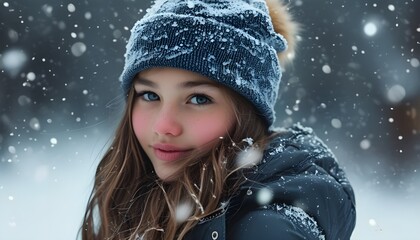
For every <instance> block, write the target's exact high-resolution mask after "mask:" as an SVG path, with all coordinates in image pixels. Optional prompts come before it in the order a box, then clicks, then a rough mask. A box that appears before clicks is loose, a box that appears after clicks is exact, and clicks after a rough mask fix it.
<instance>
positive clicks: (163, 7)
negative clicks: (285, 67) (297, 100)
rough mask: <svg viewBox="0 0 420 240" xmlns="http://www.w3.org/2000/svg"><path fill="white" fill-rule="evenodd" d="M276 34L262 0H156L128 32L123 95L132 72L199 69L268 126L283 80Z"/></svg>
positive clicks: (281, 42) (282, 40) (280, 47)
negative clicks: (245, 103) (253, 109)
mask: <svg viewBox="0 0 420 240" xmlns="http://www.w3.org/2000/svg"><path fill="white" fill-rule="evenodd" d="M286 47H287V43H286V40H285V38H284V37H283V36H282V35H280V34H278V33H276V32H275V31H274V29H273V25H272V22H271V19H270V16H269V13H268V9H267V5H266V3H265V1H264V0H157V1H156V2H155V4H154V5H153V6H152V7H151V8H150V9H149V10H148V12H147V14H146V15H145V16H144V17H143V18H142V19H141V20H139V21H138V22H137V23H136V24H135V25H134V27H133V28H132V30H131V37H130V39H129V41H128V44H127V52H126V54H125V66H124V71H123V73H122V75H121V77H120V81H121V82H122V88H123V89H124V91H125V93H127V92H128V90H129V89H130V87H131V85H132V80H133V78H134V77H135V75H136V74H137V73H138V72H140V71H143V70H146V69H149V68H152V67H174V68H181V69H185V70H190V71H193V72H197V73H200V74H202V75H204V76H206V77H208V78H210V79H212V80H214V81H216V82H218V83H221V84H223V85H225V86H227V87H229V88H230V89H232V90H234V91H235V92H237V93H239V94H240V95H242V96H243V97H245V98H246V99H247V100H248V101H250V102H251V103H252V104H253V105H254V106H255V107H256V109H257V110H258V111H259V113H260V114H261V116H262V117H263V118H264V119H265V120H266V122H267V124H268V126H271V125H272V124H273V122H274V120H275V112H274V105H275V103H276V100H277V93H278V88H279V84H280V79H281V68H280V64H279V61H278V58H277V52H281V51H284V50H285V49H286Z"/></svg>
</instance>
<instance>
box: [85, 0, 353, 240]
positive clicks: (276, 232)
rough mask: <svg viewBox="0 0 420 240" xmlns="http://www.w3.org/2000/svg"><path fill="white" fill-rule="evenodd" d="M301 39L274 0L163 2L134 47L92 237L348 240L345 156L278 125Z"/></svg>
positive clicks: (89, 222) (94, 206)
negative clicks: (289, 66) (280, 94)
mask: <svg viewBox="0 0 420 240" xmlns="http://www.w3.org/2000/svg"><path fill="white" fill-rule="evenodd" d="M267 5H268V6H267ZM270 14H271V17H270ZM295 35H296V24H295V23H294V22H293V21H292V20H291V17H290V16H289V14H288V12H287V11H286V7H285V6H283V5H282V4H280V3H278V2H274V1H270V2H267V3H266V2H265V1H263V0H158V1H156V2H155V4H154V5H153V6H152V8H151V9H149V10H148V12H147V14H146V15H145V16H144V17H143V19H141V20H140V21H138V22H137V23H136V24H135V26H134V27H133V29H132V32H131V37H130V40H129V42H128V44H127V52H126V55H125V58H126V59H125V67H124V71H123V73H122V75H121V81H122V87H123V89H124V92H125V93H126V95H127V104H126V109H125V113H124V116H123V118H122V121H121V123H120V126H119V128H118V130H117V132H116V136H115V139H114V141H113V143H112V145H111V146H110V148H109V150H108V151H107V152H106V154H105V156H104V157H103V158H102V161H101V162H100V164H99V166H98V168H97V172H96V178H95V184H94V189H93V191H92V195H91V197H90V200H89V203H88V206H87V210H86V214H85V217H84V221H83V226H82V228H81V235H82V239H85V240H88V239H101V240H102V239H245V240H246V239H257V238H259V237H262V238H264V239H349V238H350V235H351V232H352V230H353V228H354V225H355V201H354V194H353V191H352V188H351V186H350V184H349V182H348V180H347V179H346V177H345V174H344V172H343V171H342V169H341V168H340V167H339V166H338V164H337V162H336V160H335V158H334V156H333V154H332V153H331V152H330V151H329V149H328V148H327V147H326V146H325V145H324V144H323V143H322V141H321V140H319V139H318V138H317V137H315V136H314V135H313V134H312V130H311V129H308V128H304V127H302V126H300V125H295V126H293V127H292V128H290V129H282V130H275V129H274V127H273V123H274V121H275V114H274V104H275V102H276V99H277V91H278V87H279V83H280V78H281V68H280V66H281V65H280V61H279V60H282V59H284V56H285V55H287V54H293V50H294V40H295V39H294V38H295ZM287 47H288V50H287V51H286V48H287ZM277 54H279V56H277Z"/></svg>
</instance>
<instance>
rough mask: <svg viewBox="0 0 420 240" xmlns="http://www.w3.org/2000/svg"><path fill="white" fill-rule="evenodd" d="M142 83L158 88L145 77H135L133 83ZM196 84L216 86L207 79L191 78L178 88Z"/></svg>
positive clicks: (190, 86) (195, 85)
mask: <svg viewBox="0 0 420 240" xmlns="http://www.w3.org/2000/svg"><path fill="white" fill-rule="evenodd" d="M136 83H137V84H142V85H145V86H148V87H152V88H158V85H157V84H156V83H154V82H152V81H150V80H148V79H146V78H142V77H137V78H136V79H135V82H134V84H136ZM197 86H209V87H215V88H218V86H217V83H214V82H208V81H204V80H200V79H198V80H193V81H186V82H182V83H181V84H180V85H179V88H192V87H197Z"/></svg>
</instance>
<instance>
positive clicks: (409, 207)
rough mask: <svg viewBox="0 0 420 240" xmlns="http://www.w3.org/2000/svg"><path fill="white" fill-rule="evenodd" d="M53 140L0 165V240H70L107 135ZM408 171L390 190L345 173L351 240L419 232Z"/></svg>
mask: <svg viewBox="0 0 420 240" xmlns="http://www.w3.org/2000/svg"><path fill="white" fill-rule="evenodd" d="M46 139H49V137H47V138H46ZM56 139H57V143H56V144H54V145H50V144H51V142H49V143H47V144H46V146H44V147H39V148H38V149H36V148H35V147H33V148H32V150H31V149H30V147H29V148H27V149H26V152H25V151H23V154H21V155H20V156H19V157H18V159H12V162H10V163H9V169H6V170H7V171H2V169H0V213H1V214H0V239H1V240H23V239H43V240H50V239H51V240H57V239H60V240H74V239H76V235H77V231H78V228H79V225H80V222H81V218H82V215H83V213H84V206H85V204H86V201H87V198H88V195H89V193H90V188H91V183H92V179H93V175H94V171H95V166H96V164H97V161H98V156H99V152H101V150H102V149H103V146H104V145H105V144H106V142H107V140H108V137H106V136H103V134H100V133H98V132H96V133H92V134H91V135H89V136H88V137H86V136H79V137H78V136H77V135H76V136H73V137H72V141H63V143H61V142H60V138H56ZM53 142H54V143H55V141H54V140H53ZM64 142H66V143H64ZM23 163H24V164H23ZM3 166H4V165H3ZM415 173H416V170H413V174H415ZM415 175H417V176H418V174H415ZM413 176H414V175H413ZM413 176H407V178H406V180H405V182H404V184H405V185H406V186H408V187H407V188H405V189H403V190H402V189H399V190H398V188H397V190H392V189H388V188H386V187H384V184H375V183H372V181H371V178H370V176H365V177H360V176H357V175H356V174H355V173H352V172H349V177H350V179H351V180H352V183H353V185H354V188H355V192H356V197H357V214H358V218H357V226H356V229H355V231H354V234H353V237H352V239H353V240H362V239H381V240H387V239H390V240H391V239H416V238H417V237H419V236H418V235H419V234H418V233H417V228H418V226H420V218H419V217H418V213H419V212H420V204H419V203H418V199H419V197H420V194H419V190H418V189H419V188H418V184H417V183H418V182H419V180H420V179H419V178H418V177H417V178H415V177H413ZM400 184H401V183H400ZM385 185H386V184H385ZM417 239H418V238H417Z"/></svg>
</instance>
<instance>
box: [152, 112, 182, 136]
mask: <svg viewBox="0 0 420 240" xmlns="http://www.w3.org/2000/svg"><path fill="white" fill-rule="evenodd" d="M179 116H180V115H179V114H178V113H177V110H176V108H175V107H173V106H172V107H163V108H161V109H160V111H159V113H158V114H157V117H156V121H155V124H154V131H155V133H156V134H158V135H169V136H179V135H181V133H182V124H181V122H180V119H179Z"/></svg>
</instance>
